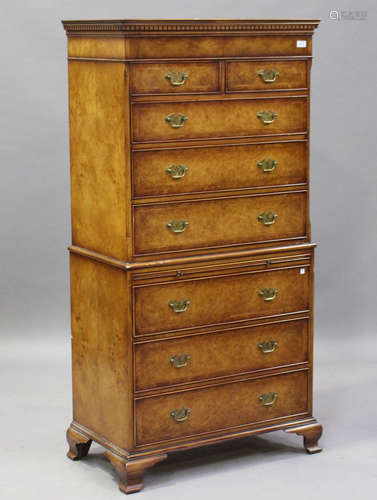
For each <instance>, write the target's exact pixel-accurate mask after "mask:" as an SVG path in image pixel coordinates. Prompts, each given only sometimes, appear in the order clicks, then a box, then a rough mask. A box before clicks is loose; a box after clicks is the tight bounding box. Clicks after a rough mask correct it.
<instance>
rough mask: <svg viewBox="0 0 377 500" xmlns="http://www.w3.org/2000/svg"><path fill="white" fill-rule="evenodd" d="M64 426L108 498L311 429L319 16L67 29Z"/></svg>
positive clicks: (72, 453) (315, 428) (309, 446)
mask: <svg viewBox="0 0 377 500" xmlns="http://www.w3.org/2000/svg"><path fill="white" fill-rule="evenodd" d="M63 24H64V27H65V29H66V32H67V35H68V67H69V110H70V144H71V179H72V185H71V194H72V197H71V201H72V246H71V247H70V259H71V297H72V360H73V411H74V419H73V422H72V424H71V426H70V427H69V429H68V432H67V436H68V442H69V446H70V449H69V452H68V456H69V457H70V458H71V459H73V460H78V459H80V458H83V457H84V456H85V455H86V454H87V453H88V451H89V447H90V444H91V442H92V440H94V441H96V442H97V443H100V444H101V445H103V446H104V447H105V448H106V452H105V453H106V455H107V457H108V458H109V460H110V461H111V463H112V464H113V466H114V467H115V469H116V471H117V472H118V475H119V480H120V489H121V490H122V491H124V492H126V493H130V492H134V491H138V490H140V488H141V487H142V477H143V473H144V472H145V471H146V470H147V469H148V468H149V467H151V466H153V465H154V464H156V463H157V462H160V461H161V460H164V459H165V458H166V457H167V454H168V453H170V452H173V451H175V450H183V449H188V448H193V447H197V446H203V445H206V444H212V443H216V442H222V441H225V440H229V439H234V438H238V437H242V436H249V435H253V434H259V433H263V432H267V431H272V430H285V431H286V432H289V433H296V434H298V435H300V436H303V437H304V446H305V448H306V450H307V451H308V452H309V453H315V452H318V451H320V448H319V447H318V444H317V443H318V439H319V437H320V436H321V432H322V428H321V426H320V425H319V424H318V423H317V421H316V420H315V419H314V418H313V416H312V359H313V357H312V345H313V330H312V314H313V251H314V250H313V249H314V246H315V245H314V244H312V243H310V222H309V108H310V106H309V102H310V67H311V61H312V34H313V31H314V29H315V28H316V27H317V25H318V21H316V20H293V21H279V20H259V21H258V20H257V21H255V20H240V21H238V20H195V21H191V20H174V21H169V20H167V21H162V20H154V21H153V20H137V21H132V20H120V21H65V22H63Z"/></svg>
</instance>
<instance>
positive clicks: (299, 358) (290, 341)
mask: <svg viewBox="0 0 377 500" xmlns="http://www.w3.org/2000/svg"><path fill="white" fill-rule="evenodd" d="M307 360H308V321H307V320H306V319H301V320H295V321H288V322H281V323H272V324H265V325H263V326H254V327H247V328H240V329H232V330H227V331H223V332H221V333H208V334H205V335H197V336H194V337H187V338H183V339H172V340H161V341H159V342H147V343H143V344H136V345H135V377H136V382H135V385H136V390H139V391H140V390H145V389H154V388H156V387H164V386H169V385H174V384H180V383H186V382H193V381H198V380H201V379H210V378H214V377H221V376H226V375H235V374H240V373H247V372H251V371H253V370H261V369H265V368H272V367H278V366H283V365H290V364H293V363H303V362H305V361H307Z"/></svg>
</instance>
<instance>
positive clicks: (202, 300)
mask: <svg viewBox="0 0 377 500" xmlns="http://www.w3.org/2000/svg"><path fill="white" fill-rule="evenodd" d="M294 264H296V266H297V263H292V267H290V266H289V263H287V264H286V267H284V268H283V267H282V268H276V269H274V268H273V269H270V268H268V269H264V270H261V271H256V270H249V269H248V268H245V269H244V270H243V271H242V272H241V271H238V272H234V273H232V274H228V275H224V274H222V273H221V271H218V274H214V275H211V276H206V275H205V274H204V273H203V274H204V275H202V274H198V275H197V276H196V277H193V278H191V279H183V281H171V282H163V281H161V282H157V283H155V282H153V283H151V284H148V283H147V284H144V285H135V287H134V318H135V334H136V336H142V335H151V334H156V333H160V332H171V333H174V332H176V331H179V330H189V329H195V328H199V327H204V326H210V325H212V326H213V325H218V324H226V323H234V322H240V321H241V322H242V321H245V320H248V319H253V318H257V317H264V316H275V315H279V314H288V313H294V312H299V311H301V312H302V311H308V310H309V308H310V295H309V290H310V268H308V267H302V266H301V267H299V266H297V267H295V266H294ZM288 266H289V267H288ZM272 340H274V339H272ZM173 354H180V353H179V352H177V353H173ZM188 354H190V353H188Z"/></svg>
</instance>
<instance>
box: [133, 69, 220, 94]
mask: <svg viewBox="0 0 377 500" xmlns="http://www.w3.org/2000/svg"><path fill="white" fill-rule="evenodd" d="M131 75H132V77H131V78H132V93H133V94H139V95H140V94H176V93H179V94H181V93H198V92H199V93H201V92H219V90H220V81H219V79H220V74H219V66H218V63H196V62H195V63H187V62H179V63H158V64H153V63H152V64H133V65H132V69H131Z"/></svg>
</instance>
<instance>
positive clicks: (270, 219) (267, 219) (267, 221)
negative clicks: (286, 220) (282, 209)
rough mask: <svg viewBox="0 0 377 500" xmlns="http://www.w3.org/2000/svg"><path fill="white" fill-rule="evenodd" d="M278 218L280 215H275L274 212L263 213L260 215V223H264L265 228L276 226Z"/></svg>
mask: <svg viewBox="0 0 377 500" xmlns="http://www.w3.org/2000/svg"><path fill="white" fill-rule="evenodd" d="M277 218H278V214H275V213H274V212H267V213H266V212H263V213H261V214H259V215H258V220H259V221H260V222H263V224H264V225H265V226H271V225H272V224H275V221H276V219H277Z"/></svg>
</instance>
